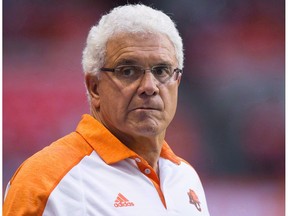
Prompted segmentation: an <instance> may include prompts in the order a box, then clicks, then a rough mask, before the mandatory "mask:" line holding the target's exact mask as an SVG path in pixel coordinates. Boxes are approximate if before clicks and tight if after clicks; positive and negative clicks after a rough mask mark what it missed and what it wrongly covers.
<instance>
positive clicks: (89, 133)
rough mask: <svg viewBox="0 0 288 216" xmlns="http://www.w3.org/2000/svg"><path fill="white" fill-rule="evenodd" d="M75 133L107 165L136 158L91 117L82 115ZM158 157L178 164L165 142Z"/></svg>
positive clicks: (177, 159) (178, 160)
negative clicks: (80, 136)
mask: <svg viewBox="0 0 288 216" xmlns="http://www.w3.org/2000/svg"><path fill="white" fill-rule="evenodd" d="M76 132H78V133H79V134H81V135H82V137H83V138H84V139H85V140H86V142H87V143H88V144H89V145H91V146H92V147H93V149H94V150H95V151H96V152H97V153H98V155H99V156H100V157H101V158H102V159H103V160H104V161H105V162H106V163H107V164H113V163H116V162H119V161H121V160H124V159H126V158H131V157H137V156H138V155H137V154H136V153H135V152H134V151H132V150H130V149H129V148H128V147H126V146H125V145H124V144H123V143H122V142H121V141H120V140H118V139H117V138H116V137H115V136H114V135H113V134H112V133H111V132H110V131H109V130H108V129H107V128H106V127H105V126H104V125H102V124H101V123H100V122H98V121H97V120H96V119H95V118H93V117H92V116H91V115H88V114H84V115H83V116H82V119H81V121H80V123H79V124H78V126H77V128H76ZM160 156H161V157H163V158H165V159H168V160H170V161H172V162H173V163H176V164H180V159H179V158H178V157H177V156H176V155H175V154H174V153H173V151H172V150H171V148H170V147H169V145H168V144H167V143H166V142H165V141H164V143H163V146H162V150H161V153H160Z"/></svg>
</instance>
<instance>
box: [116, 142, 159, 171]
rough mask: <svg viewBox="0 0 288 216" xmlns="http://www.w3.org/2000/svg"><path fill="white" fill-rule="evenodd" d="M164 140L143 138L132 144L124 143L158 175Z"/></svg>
mask: <svg viewBox="0 0 288 216" xmlns="http://www.w3.org/2000/svg"><path fill="white" fill-rule="evenodd" d="M163 141H164V139H154V140H151V139H147V138H141V139H137V140H133V141H132V142H127V141H122V142H123V143H124V144H125V145H126V146H127V147H128V148H129V149H131V150H132V151H134V152H136V153H137V154H138V155H139V156H141V157H142V158H143V159H145V160H146V161H147V162H148V164H149V165H150V166H151V167H152V168H153V169H154V170H155V172H156V173H157V170H158V159H159V157H160V153H161V149H162V145H163Z"/></svg>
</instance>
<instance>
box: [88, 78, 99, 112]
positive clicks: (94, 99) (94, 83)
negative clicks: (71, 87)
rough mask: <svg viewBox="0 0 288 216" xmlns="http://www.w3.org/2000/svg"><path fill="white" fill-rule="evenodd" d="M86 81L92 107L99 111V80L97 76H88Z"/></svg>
mask: <svg viewBox="0 0 288 216" xmlns="http://www.w3.org/2000/svg"><path fill="white" fill-rule="evenodd" d="M85 81H86V87H87V90H88V94H89V96H90V100H91V105H93V107H95V108H96V109H98V108H99V107H100V97H99V93H98V86H99V85H98V84H99V80H98V79H97V77H96V76H93V75H90V74H88V75H86V76H85Z"/></svg>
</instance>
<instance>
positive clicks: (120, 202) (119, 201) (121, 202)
mask: <svg viewBox="0 0 288 216" xmlns="http://www.w3.org/2000/svg"><path fill="white" fill-rule="evenodd" d="M114 206H115V207H116V208H117V207H129V206H134V203H133V202H130V201H129V200H128V199H127V198H126V197H124V196H123V195H122V194H121V193H119V194H118V196H117V198H116V200H115V202H114Z"/></svg>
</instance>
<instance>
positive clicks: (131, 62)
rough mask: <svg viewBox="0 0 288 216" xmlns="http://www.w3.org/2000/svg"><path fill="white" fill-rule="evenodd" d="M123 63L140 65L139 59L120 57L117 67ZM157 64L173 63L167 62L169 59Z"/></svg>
mask: <svg viewBox="0 0 288 216" xmlns="http://www.w3.org/2000/svg"><path fill="white" fill-rule="evenodd" d="M121 65H139V61H137V60H134V59H120V60H119V61H118V62H117V63H116V67H117V66H121ZM155 65H169V66H171V63H170V62H167V61H161V62H159V63H157V64H155Z"/></svg>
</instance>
